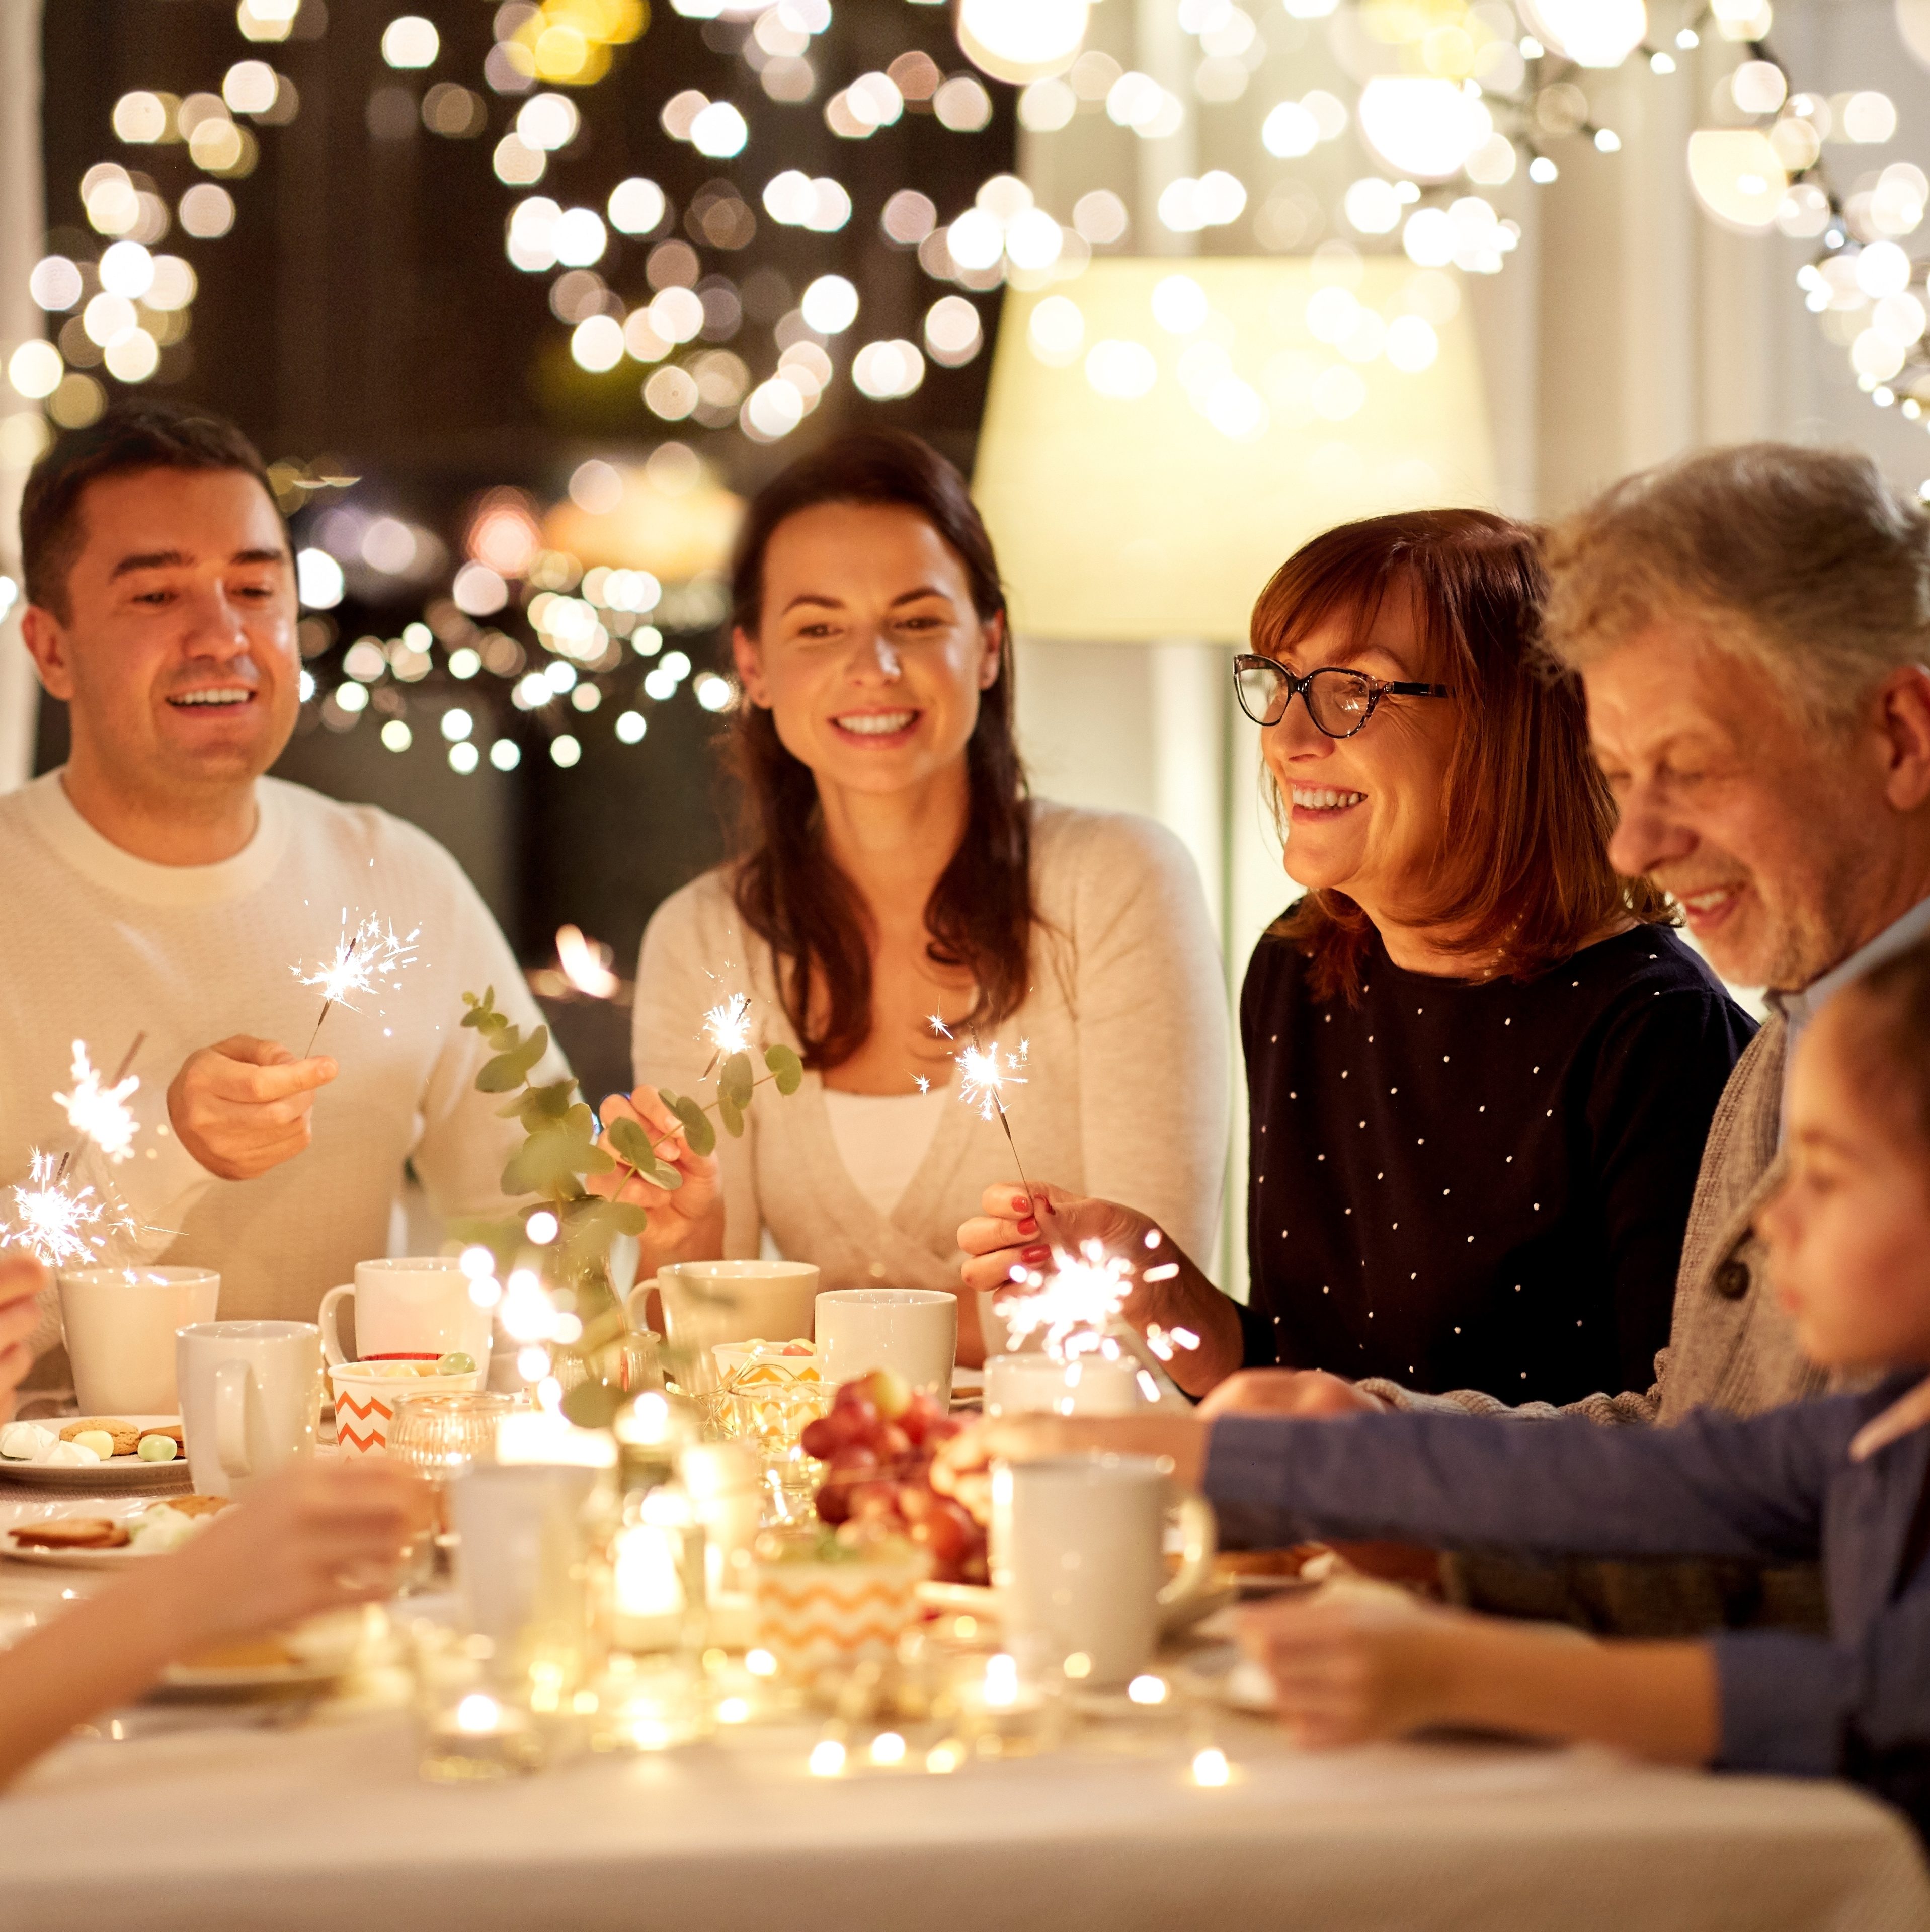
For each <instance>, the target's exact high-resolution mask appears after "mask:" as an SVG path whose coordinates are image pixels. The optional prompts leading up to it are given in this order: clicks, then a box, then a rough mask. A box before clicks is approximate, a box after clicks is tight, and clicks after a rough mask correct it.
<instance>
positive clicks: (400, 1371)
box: [329, 1354, 487, 1456]
mask: <svg viewBox="0 0 1930 1932" xmlns="http://www.w3.org/2000/svg"><path fill="white" fill-rule="evenodd" d="M486 1373H487V1370H486V1369H485V1368H482V1367H478V1365H477V1364H476V1360H475V1358H473V1356H470V1355H460V1354H458V1355H444V1356H442V1357H440V1358H439V1359H437V1361H377V1362H339V1363H337V1364H334V1365H333V1366H332V1367H330V1369H329V1383H330V1385H331V1386H332V1390H333V1393H334V1395H335V1447H336V1448H337V1449H338V1451H340V1452H341V1454H343V1455H344V1456H386V1455H387V1454H388V1453H389V1425H390V1424H392V1422H393V1421H395V1411H396V1409H397V1406H398V1404H400V1403H401V1402H402V1401H403V1400H404V1398H405V1397H410V1396H419V1395H470V1394H474V1393H475V1392H476V1391H477V1390H479V1389H480V1388H482V1382H483V1377H484V1376H485V1374H486Z"/></svg>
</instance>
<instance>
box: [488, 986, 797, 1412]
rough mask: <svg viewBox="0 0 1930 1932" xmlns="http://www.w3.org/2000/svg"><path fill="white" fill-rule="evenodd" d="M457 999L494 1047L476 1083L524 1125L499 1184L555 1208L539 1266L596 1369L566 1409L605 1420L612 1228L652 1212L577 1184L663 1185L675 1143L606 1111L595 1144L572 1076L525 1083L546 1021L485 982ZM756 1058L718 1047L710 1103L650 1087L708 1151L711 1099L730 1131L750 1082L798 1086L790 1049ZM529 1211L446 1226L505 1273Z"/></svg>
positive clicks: (739, 1123) (698, 1147) (523, 1246)
mask: <svg viewBox="0 0 1930 1932" xmlns="http://www.w3.org/2000/svg"><path fill="white" fill-rule="evenodd" d="M462 998H463V1004H464V1006H465V1007H467V1009H468V1010H467V1012H466V1013H464V1016H463V1019H462V1024H463V1025H464V1026H465V1027H473V1028H475V1029H476V1031H478V1032H479V1033H480V1034H482V1037H483V1039H484V1040H485V1042H486V1043H488V1046H489V1047H490V1049H491V1056H490V1058H488V1060H486V1061H485V1062H484V1063H483V1065H482V1070H481V1071H480V1072H479V1073H478V1074H477V1075H476V1088H477V1091H479V1092H480V1093H484V1094H506V1095H507V1096H509V1099H508V1100H507V1101H506V1103H505V1104H504V1105H503V1106H502V1107H500V1108H499V1109H497V1112H498V1114H499V1115H500V1118H503V1119H505V1120H519V1121H521V1123H522V1125H523V1131H524V1140H523V1144H522V1145H521V1147H519V1148H518V1149H517V1150H516V1151H515V1153H514V1154H512V1155H511V1156H510V1157H509V1161H508V1163H507V1164H506V1166H504V1168H503V1193H505V1194H506V1195H508V1196H509V1197H510V1198H511V1199H512V1200H518V1201H527V1199H529V1198H530V1196H536V1198H537V1199H539V1200H540V1201H541V1202H542V1204H543V1205H544V1206H545V1207H546V1208H548V1209H549V1211H551V1214H554V1216H555V1217H556V1220H557V1237H556V1239H555V1241H554V1244H552V1246H551V1250H550V1253H549V1255H548V1256H546V1257H545V1272H546V1273H548V1274H549V1275H550V1276H551V1289H552V1291H553V1292H557V1293H563V1292H567V1293H569V1295H572V1298H573V1299H574V1303H575V1307H574V1311H573V1312H574V1313H575V1315H576V1316H577V1318H578V1321H579V1322H581V1325H582V1329H581V1334H580V1336H579V1337H578V1339H577V1340H576V1341H575V1343H572V1345H570V1346H569V1349H567V1350H566V1351H564V1352H566V1353H569V1354H572V1355H581V1356H582V1357H583V1358H584V1360H585V1361H586V1362H587V1364H588V1365H589V1367H590V1372H591V1375H592V1377H593V1379H592V1381H591V1382H588V1383H586V1384H584V1385H581V1386H580V1387H578V1388H574V1389H572V1390H571V1391H570V1392H569V1396H568V1397H566V1399H565V1402H564V1410H565V1412H566V1414H568V1415H569V1416H570V1418H571V1420H572V1421H576V1422H578V1423H583V1424H603V1423H607V1422H608V1421H609V1420H610V1418H611V1416H612V1415H614V1413H615V1412H616V1409H617V1407H618V1406H620V1397H617V1394H615V1392H614V1391H613V1390H612V1389H611V1387H610V1385H608V1378H607V1377H606V1376H603V1375H602V1374H600V1373H599V1362H600V1361H602V1360H605V1359H607V1355H608V1352H609V1351H610V1350H611V1347H612V1345H613V1344H617V1343H621V1342H622V1340H623V1337H624V1336H625V1335H626V1333H627V1332H628V1328H629V1324H628V1322H627V1321H626V1319H625V1316H624V1313H623V1304H622V1303H621V1302H620V1301H619V1300H618V1299H617V1295H616V1294H615V1292H614V1290H613V1289H612V1288H611V1285H610V1280H609V1273H608V1263H609V1259H610V1250H611V1247H612V1245H613V1244H614V1242H615V1241H616V1239H617V1237H618V1236H619V1235H641V1234H642V1233H643V1232H644V1231H645V1229H647V1227H648V1226H649V1225H650V1217H649V1214H648V1213H647V1211H646V1210H645V1209H644V1208H641V1207H639V1206H638V1205H635V1203H634V1202H626V1201H621V1200H612V1199H610V1198H609V1197H608V1196H606V1195H602V1194H593V1193H591V1192H590V1189H589V1187H588V1186H587V1181H588V1179H589V1178H590V1176H591V1175H603V1174H612V1173H618V1172H620V1173H621V1174H622V1175H623V1177H624V1180H623V1185H625V1186H627V1185H628V1184H629V1181H630V1180H631V1179H632V1178H634V1179H636V1180H638V1181H648V1182H649V1183H650V1184H651V1185H652V1186H653V1187H660V1188H663V1189H665V1190H675V1189H677V1188H679V1187H682V1186H683V1175H682V1174H681V1172H679V1170H678V1169H677V1167H676V1166H675V1165H674V1163H671V1162H670V1161H668V1160H665V1159H663V1158H662V1155H663V1153H664V1151H665V1149H667V1148H670V1147H671V1145H673V1141H672V1139H669V1138H666V1139H664V1140H663V1141H662V1142H661V1144H660V1145H659V1143H657V1142H654V1141H653V1139H652V1137H651V1136H650V1134H648V1133H646V1132H645V1130H644V1129H643V1128H642V1127H639V1126H638V1124H637V1123H636V1122H635V1121H632V1120H629V1119H627V1118H625V1119H619V1120H614V1121H611V1122H610V1123H609V1125H608V1140H609V1145H610V1146H611V1148H614V1149H615V1154H614V1156H613V1155H612V1154H611V1153H610V1152H609V1151H607V1150H606V1149H605V1148H603V1147H601V1146H599V1145H598V1144H597V1120H596V1115H594V1114H593V1112H591V1111H590V1108H589V1107H588V1106H587V1105H585V1103H584V1102H583V1101H582V1100H581V1099H580V1098H578V1087H577V1084H576V1082H575V1080H573V1079H563V1080H552V1081H548V1082H544V1083H543V1084H542V1085H536V1084H535V1083H534V1082H532V1081H531V1079H530V1075H531V1074H532V1073H533V1072H534V1071H535V1070H536V1066H537V1064H538V1063H539V1061H541V1060H542V1058H543V1055H545V1053H546V1052H548V1049H549V1043H550V1036H549V1029H548V1028H547V1027H540V1026H539V1027H537V1028H535V1029H534V1030H533V1031H531V1032H530V1034H528V1035H527V1037H526V1036H525V1035H524V1032H523V1031H522V1029H521V1028H520V1027H519V1026H518V1025H516V1024H515V1022H514V1021H512V1020H511V1019H509V1017H508V1016H506V1014H503V1013H499V1012H498V1011H497V1007H496V989H495V988H494V986H489V987H485V989H484V990H483V991H482V992H481V993H480V994H477V993H465V994H464V995H463V996H462ZM712 1065H713V1067H715V1068H716V1080H717V1091H716V1095H715V1097H713V1099H712V1100H710V1102H708V1103H702V1102H700V1101H698V1100H694V1099H692V1098H691V1097H689V1096H688V1095H686V1094H673V1093H671V1092H669V1091H668V1090H666V1089H663V1088H659V1090H658V1091H659V1094H660V1095H661V1097H662V1100H663V1103H664V1104H665V1106H667V1107H668V1108H669V1109H670V1110H671V1112H672V1113H674V1115H676V1116H677V1121H678V1123H679V1124H680V1126H681V1127H682V1128H683V1137H684V1139H685V1140H686V1142H688V1144H689V1146H690V1147H691V1148H692V1151H694V1152H695V1153H697V1154H710V1153H711V1152H712V1151H713V1150H714V1149H715V1148H716V1145H717V1132H716V1127H713V1125H712V1124H711V1121H710V1114H711V1112H713V1109H714V1111H715V1112H716V1116H717V1118H718V1121H719V1122H721V1123H722V1126H723V1128H724V1130H725V1133H728V1134H730V1135H731V1136H733V1137H735V1136H738V1135H740V1134H741V1133H743V1130H744V1115H745V1114H746V1112H747V1111H748V1109H749V1107H750V1105H751V1102H752V1098H753V1097H754V1096H755V1093H756V1091H757V1089H758V1088H760V1087H763V1086H767V1085H773V1086H775V1087H776V1089H777V1091H778V1092H779V1094H794V1093H796V1092H797V1089H798V1087H799V1085H800V1083H801V1082H802V1081H803V1078H804V1067H803V1062H802V1061H800V1060H799V1058H798V1057H797V1055H796V1054H795V1053H794V1052H793V1051H792V1050H791V1049H790V1048H789V1047H788V1046H772V1047H767V1048H766V1049H765V1050H764V1067H765V1072H764V1073H763V1074H762V1075H761V1076H759V1075H758V1073H757V1072H756V1070H755V1066H754V1064H753V1063H752V1059H751V1056H750V1055H749V1053H748V1052H733V1053H731V1054H728V1055H723V1056H722V1062H721V1064H719V1061H717V1060H716V1059H713V1062H712ZM707 1072H708V1070H707ZM528 1214H529V1210H528V1209H527V1208H519V1209H518V1211H516V1212H515V1214H510V1215H508V1216H506V1217H502V1218H500V1219H494V1220H467V1221H460V1222H457V1223H454V1224H453V1225H452V1229H451V1232H452V1233H453V1234H455V1236H456V1237H457V1238H458V1239H459V1240H461V1241H472V1242H474V1243H476V1244H479V1245H480V1246H482V1247H487V1248H488V1250H490V1252H491V1254H492V1255H493V1256H494V1257H495V1260H496V1264H497V1271H498V1273H499V1274H501V1275H502V1276H503V1277H507V1276H508V1274H509V1271H510V1270H511V1269H512V1268H514V1267H515V1265H516V1264H517V1262H518V1259H519V1258H521V1257H524V1256H526V1254H527V1248H528V1235H527V1226H528V1221H527V1217H528Z"/></svg>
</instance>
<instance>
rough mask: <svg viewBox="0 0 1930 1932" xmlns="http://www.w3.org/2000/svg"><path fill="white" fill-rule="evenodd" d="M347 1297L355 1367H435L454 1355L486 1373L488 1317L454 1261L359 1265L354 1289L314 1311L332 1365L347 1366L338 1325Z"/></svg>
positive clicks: (335, 1292) (334, 1293) (331, 1295)
mask: <svg viewBox="0 0 1930 1932" xmlns="http://www.w3.org/2000/svg"><path fill="white" fill-rule="evenodd" d="M351 1297H353V1299H354V1302H355V1322H356V1328H355V1335H356V1352H355V1355H354V1359H355V1360H356V1361H359V1362H393V1361H424V1362H433V1361H435V1360H436V1359H437V1357H438V1356H441V1355H455V1354H458V1353H460V1354H462V1355H467V1356H468V1357H469V1358H470V1359H471V1360H472V1361H473V1362H474V1363H475V1364H476V1367H478V1368H479V1369H482V1370H485V1371H486V1370H488V1365H489V1335H490V1316H489V1311H488V1309H486V1308H479V1307H477V1306H476V1304H475V1302H474V1301H472V1300H471V1299H470V1292H469V1277H468V1276H467V1275H466V1274H464V1273H463V1271H462V1268H461V1264H460V1263H459V1262H458V1261H457V1260H456V1259H455V1257H454V1256H449V1255H428V1256H405V1257H403V1258H401V1259H394V1260H387V1261H379V1262H356V1278H355V1286H353V1288H332V1289H329V1292H328V1293H327V1294H326V1295H323V1298H322V1305H321V1307H320V1309H319V1310H317V1312H316V1316H315V1319H316V1320H317V1322H320V1324H321V1326H322V1347H323V1352H325V1353H326V1355H327V1356H328V1358H329V1363H330V1364H331V1366H334V1365H336V1364H341V1363H343V1362H346V1361H349V1360H350V1355H349V1353H348V1351H347V1349H344V1347H343V1346H342V1343H341V1336H340V1334H338V1332H337V1323H338V1319H339V1315H338V1311H339V1310H340V1309H341V1304H342V1303H343V1302H344V1301H345V1300H347V1299H349V1298H351Z"/></svg>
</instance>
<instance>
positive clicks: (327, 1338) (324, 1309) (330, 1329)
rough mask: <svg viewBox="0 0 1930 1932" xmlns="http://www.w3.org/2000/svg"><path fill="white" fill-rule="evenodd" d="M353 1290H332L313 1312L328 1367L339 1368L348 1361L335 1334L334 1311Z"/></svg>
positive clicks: (324, 1296)
mask: <svg viewBox="0 0 1930 1932" xmlns="http://www.w3.org/2000/svg"><path fill="white" fill-rule="evenodd" d="M354 1293H355V1290H354V1289H353V1288H352V1287H351V1288H332V1289H329V1292H328V1293H327V1294H326V1295H323V1298H322V1305H321V1307H320V1308H318V1309H317V1310H316V1311H315V1319H316V1321H317V1322H318V1323H319V1324H320V1326H321V1330H322V1353H323V1355H324V1356H326V1358H327V1359H328V1361H329V1365H330V1366H331V1367H334V1368H340V1367H341V1365H342V1364H344V1362H346V1361H347V1360H348V1358H347V1356H346V1355H344V1354H343V1353H342V1344H341V1337H340V1336H338V1334H336V1332H335V1310H336V1309H337V1308H338V1307H340V1306H341V1299H342V1297H343V1296H344V1295H353V1294H354Z"/></svg>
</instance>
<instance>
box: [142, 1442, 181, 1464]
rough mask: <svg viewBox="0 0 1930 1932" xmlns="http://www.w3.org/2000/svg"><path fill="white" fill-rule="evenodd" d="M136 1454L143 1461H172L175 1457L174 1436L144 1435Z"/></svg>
mask: <svg viewBox="0 0 1930 1932" xmlns="http://www.w3.org/2000/svg"><path fill="white" fill-rule="evenodd" d="M134 1454H136V1455H137V1456H138V1457H140V1459H141V1460H142V1461H143V1463H172V1462H173V1460H174V1457H175V1447H174V1438H173V1436H143V1437H142V1438H141V1440H140V1448H137V1450H136V1451H134Z"/></svg>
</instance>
